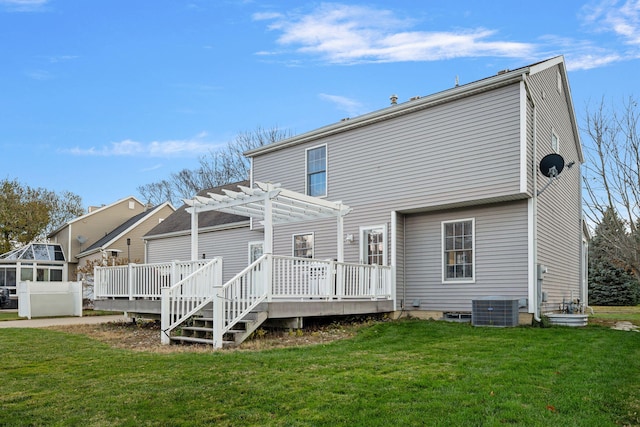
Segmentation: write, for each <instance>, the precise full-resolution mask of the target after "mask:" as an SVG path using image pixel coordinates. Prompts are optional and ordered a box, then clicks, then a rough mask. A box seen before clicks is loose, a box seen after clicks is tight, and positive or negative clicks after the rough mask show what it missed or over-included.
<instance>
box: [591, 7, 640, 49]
mask: <svg viewBox="0 0 640 427" xmlns="http://www.w3.org/2000/svg"><path fill="white" fill-rule="evenodd" d="M583 19H584V21H585V22H586V23H587V24H589V25H590V26H591V27H592V28H594V29H595V30H596V31H602V32H613V33H614V34H616V35H617V36H619V37H622V38H623V39H624V40H625V43H627V44H629V45H633V46H640V0H625V1H622V2H620V1H618V0H604V1H600V2H597V3H592V4H589V5H587V6H585V7H584V8H583Z"/></svg>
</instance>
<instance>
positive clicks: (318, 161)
mask: <svg viewBox="0 0 640 427" xmlns="http://www.w3.org/2000/svg"><path fill="white" fill-rule="evenodd" d="M306 169H307V185H306V186H307V194H308V195H309V196H315V197H321V196H326V195H327V146H326V145H322V146H320V147H315V148H309V149H307V164H306Z"/></svg>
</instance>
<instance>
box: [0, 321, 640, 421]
mask: <svg viewBox="0 0 640 427" xmlns="http://www.w3.org/2000/svg"><path fill="white" fill-rule="evenodd" d="M0 348H2V350H3V367H4V369H3V371H2V376H1V377H0V425H9V426H11V425H17V426H20V425H24V426H27V425H30V426H40V425H42V426H45V425H46V426H50V425H65V426H67V425H71V426H74V425H77V426H85V425H89V426H121V425H123V426H145V425H148V426H156V425H158V426H160V425H163V426H164V425H185V426H189V425H194V426H197V425H219V426H396V425H398V426H423V425H424V426H502V425H509V424H511V425H525V426H569V425H571V426H614V425H640V333H636V332H622V331H614V330H611V329H609V328H605V327H601V326H592V327H586V328H563V327H553V328H532V327H518V328H474V327H472V326H470V325H468V324H458V323H446V322H435V321H420V320H402V321H395V322H384V323H377V324H374V325H373V326H368V327H365V328H364V329H362V330H361V331H360V332H359V333H358V335H357V336H356V337H355V338H353V339H348V340H343V341H337V342H333V343H331V344H326V345H316V346H309V347H294V348H288V349H279V350H268V351H253V352H248V351H221V352H212V353H169V354H157V353H145V352H132V351H127V350H119V349H113V348H110V347H109V346H107V345H106V344H103V343H100V342H98V341H95V340H92V339H90V338H87V337H86V336H83V335H73V334H65V333H61V332H53V331H46V330H38V329H11V330H6V329H5V330H0Z"/></svg>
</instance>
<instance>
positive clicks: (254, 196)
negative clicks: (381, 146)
mask: <svg viewBox="0 0 640 427" xmlns="http://www.w3.org/2000/svg"><path fill="white" fill-rule="evenodd" d="M255 184H256V185H257V187H258V188H249V187H245V186H241V185H239V186H238V188H239V190H240V191H231V190H228V189H223V190H222V191H223V192H224V194H215V193H208V196H209V197H203V196H196V197H194V198H193V199H190V200H185V201H184V202H185V203H186V204H187V205H188V206H189V207H188V208H187V212H189V213H191V256H192V258H193V259H197V256H198V237H197V235H198V214H199V213H200V212H207V211H220V212H225V213H229V214H233V215H239V216H248V217H250V218H254V219H256V220H258V221H262V223H263V225H264V233H265V236H264V237H265V242H264V252H265V253H273V225H274V224H286V223H295V222H302V221H315V220H320V219H327V218H336V219H337V220H338V223H337V238H338V239H337V240H338V241H337V251H338V253H337V258H338V260H339V261H343V257H344V250H343V236H342V234H343V220H342V218H343V217H344V216H345V215H347V214H348V213H349V212H351V208H349V207H348V206H346V205H343V204H342V202H330V201H328V200H325V199H319V198H317V197H312V196H308V195H306V194H301V193H297V192H294V191H290V190H286V189H284V188H281V187H280V185H279V184H275V185H274V184H270V183H263V182H256V183H255ZM194 257H195V258H194Z"/></svg>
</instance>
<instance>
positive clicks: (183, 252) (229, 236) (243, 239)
mask: <svg viewBox="0 0 640 427" xmlns="http://www.w3.org/2000/svg"><path fill="white" fill-rule="evenodd" d="M263 236H264V235H263V233H262V232H258V231H251V230H250V229H249V227H241V228H233V229H229V230H218V231H214V232H205V233H200V236H199V241H198V249H199V255H198V258H202V255H203V254H204V255H205V256H206V258H207V259H211V258H215V257H222V262H223V274H222V275H223V280H224V281H225V282H226V281H228V280H230V279H231V278H233V276H235V275H236V274H238V273H239V272H240V271H242V270H243V269H244V268H245V267H247V265H249V264H248V259H249V246H248V242H250V241H259V240H263V238H264V237H263ZM148 253H149V254H150V255H149V260H148V262H150V263H153V262H167V261H171V260H187V259H190V258H191V236H189V235H185V236H178V237H173V238H171V239H157V240H150V241H149V243H148ZM151 254H152V255H151Z"/></svg>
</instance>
